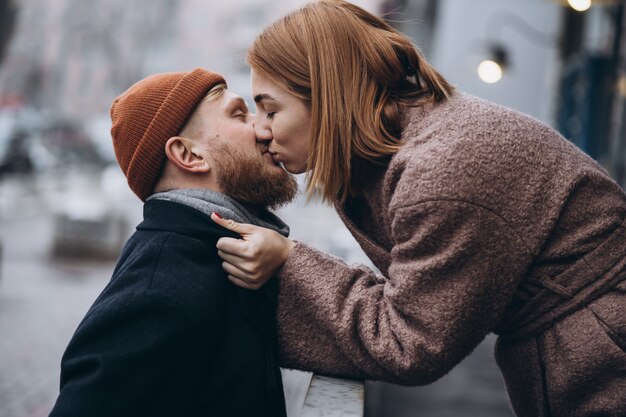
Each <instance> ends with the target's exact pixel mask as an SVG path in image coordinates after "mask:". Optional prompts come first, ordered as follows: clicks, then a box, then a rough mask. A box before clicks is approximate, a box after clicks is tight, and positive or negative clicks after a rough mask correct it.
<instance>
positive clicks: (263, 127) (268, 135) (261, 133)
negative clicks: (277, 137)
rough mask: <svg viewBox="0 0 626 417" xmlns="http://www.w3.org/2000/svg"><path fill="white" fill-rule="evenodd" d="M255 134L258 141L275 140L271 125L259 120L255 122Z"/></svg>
mask: <svg viewBox="0 0 626 417" xmlns="http://www.w3.org/2000/svg"><path fill="white" fill-rule="evenodd" d="M254 133H255V135H256V138H257V140H272V139H273V135H272V130H271V129H270V127H269V124H268V123H264V122H262V121H259V120H258V119H257V120H256V121H255V122H254Z"/></svg>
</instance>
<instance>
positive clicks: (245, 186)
mask: <svg viewBox="0 0 626 417" xmlns="http://www.w3.org/2000/svg"><path fill="white" fill-rule="evenodd" d="M266 149H267V148H266V147H264V146H263V145H261V144H257V150H256V151H245V150H242V149H238V148H235V147H234V146H228V145H226V144H225V143H221V142H218V143H214V144H213V146H211V149H210V152H211V153H212V159H213V161H214V163H215V165H216V168H217V176H218V178H219V182H220V186H221V187H222V191H223V192H224V194H226V195H228V196H229V197H231V198H234V199H235V200H237V201H239V202H241V203H244V204H251V205H255V206H261V207H264V208H269V209H277V208H278V207H281V206H283V205H285V204H287V203H289V202H290V201H291V200H293V199H294V197H295V196H296V194H297V192H298V183H297V182H296V179H295V178H294V177H293V175H291V174H289V173H288V172H287V171H285V170H284V169H282V168H280V167H278V166H275V165H272V166H270V165H269V164H268V163H267V162H265V160H264V158H263V156H262V153H263V151H265V150H266Z"/></svg>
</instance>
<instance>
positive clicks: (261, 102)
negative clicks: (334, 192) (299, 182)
mask: <svg viewBox="0 0 626 417" xmlns="http://www.w3.org/2000/svg"><path fill="white" fill-rule="evenodd" d="M251 77H252V96H253V97H254V102H255V103H256V109H257V114H256V121H255V124H254V130H255V133H256V137H257V140H259V141H268V142H269V152H270V154H271V155H272V158H273V159H274V162H280V163H282V164H283V166H284V167H285V169H286V170H287V171H289V172H291V173H292V174H301V173H303V172H305V171H306V166H307V159H308V157H309V136H310V132H311V111H310V110H309V108H308V107H307V106H306V104H305V103H304V102H303V101H302V100H300V99H299V98H298V97H296V96H294V95H292V94H291V93H289V92H288V91H287V90H285V89H284V88H283V87H282V86H281V85H279V84H277V83H276V82H274V81H272V80H270V79H269V78H267V77H265V76H263V75H262V74H260V73H259V72H257V71H255V70H254V69H253V70H252V75H251Z"/></svg>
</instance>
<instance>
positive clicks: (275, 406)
mask: <svg viewBox="0 0 626 417" xmlns="http://www.w3.org/2000/svg"><path fill="white" fill-rule="evenodd" d="M222 236H231V237H238V236H236V235H233V234H231V233H230V232H229V231H227V230H225V229H223V228H221V227H219V226H217V225H216V224H215V223H213V222H212V221H211V219H210V218H209V217H208V216H206V215H205V214H203V213H201V212H199V211H197V210H195V209H192V208H189V207H187V206H184V205H180V204H177V203H173V202H167V201H159V200H153V201H148V202H147V203H146V204H145V206H144V221H143V222H142V223H141V224H140V225H139V226H138V227H137V231H136V232H135V234H134V235H133V236H132V237H131V238H130V240H129V241H128V242H127V244H126V246H125V248H124V250H123V252H122V255H121V258H120V261H119V263H118V265H117V267H116V269H115V271H114V273H113V277H112V279H111V281H110V283H109V284H108V285H107V287H106V288H105V289H104V291H103V292H102V294H100V296H99V297H98V299H97V300H96V301H95V303H94V304H93V306H92V307H91V309H90V310H89V312H88V313H87V315H86V316H85V318H84V319H83V321H82V322H81V324H80V325H79V327H78V329H77V330H76V333H75V334H74V336H73V338H72V340H71V341H70V344H69V346H68V348H67V350H66V352H65V354H64V356H63V360H62V370H61V392H60V394H59V397H58V399H57V402H56V405H55V407H54V409H53V410H52V413H51V416H53V417H60V416H77V417H78V416H80V417H87V416H89V417H97V416H103V417H104V416H107V417H123V416H128V417H131V416H132V417H140V416H146V417H158V416H176V417H179V416H242V417H243V416H246V417H253V416H284V414H285V411H284V398H283V391H282V383H281V379H280V370H279V368H278V365H277V361H276V347H275V346H276V345H275V328H274V300H273V298H272V297H271V296H270V295H269V293H268V291H248V290H245V289H242V288H239V287H236V286H234V285H232V284H231V283H230V282H229V281H228V280H227V277H226V274H225V273H224V271H223V269H222V267H221V260H220V258H219V257H218V256H217V250H216V248H215V244H216V242H217V239H219V238H220V237H222Z"/></svg>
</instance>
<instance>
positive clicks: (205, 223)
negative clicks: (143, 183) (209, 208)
mask: <svg viewBox="0 0 626 417" xmlns="http://www.w3.org/2000/svg"><path fill="white" fill-rule="evenodd" d="M143 217H144V220H143V222H141V223H140V224H139V225H138V226H137V230H155V231H157V230H158V231H167V232H174V233H180V234H183V235H186V236H190V237H194V238H196V239H199V240H203V241H209V242H214V241H217V239H219V238H221V237H232V238H235V239H240V238H241V236H239V235H238V234H236V233H234V232H231V231H230V230H227V229H225V228H223V227H221V226H219V225H217V224H216V223H215V222H213V220H211V218H210V217H209V216H207V215H206V214H204V213H202V212H200V211H198V210H196V209H194V208H191V207H188V206H186V205H183V204H180V203H175V202H172V201H164V200H150V201H147V202H146V203H145V204H144V206H143Z"/></svg>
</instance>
